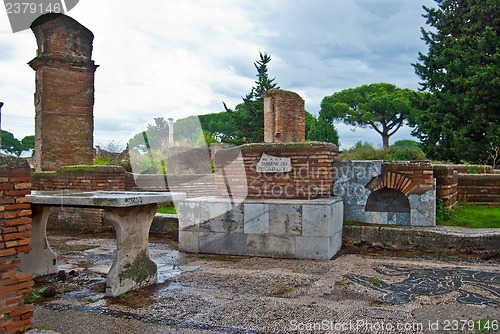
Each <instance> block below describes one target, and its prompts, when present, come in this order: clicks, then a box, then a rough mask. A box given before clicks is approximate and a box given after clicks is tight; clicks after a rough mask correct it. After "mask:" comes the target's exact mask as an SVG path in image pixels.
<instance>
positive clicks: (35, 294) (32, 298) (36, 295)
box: [24, 288, 45, 304]
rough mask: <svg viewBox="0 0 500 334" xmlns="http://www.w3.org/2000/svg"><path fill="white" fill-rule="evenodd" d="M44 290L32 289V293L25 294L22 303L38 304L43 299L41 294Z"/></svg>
mask: <svg viewBox="0 0 500 334" xmlns="http://www.w3.org/2000/svg"><path fill="white" fill-rule="evenodd" d="M44 290H45V288H41V289H34V290H33V291H31V292H29V293H27V294H26V296H25V297H24V302H25V303H26V304H34V303H38V302H40V301H41V300H42V299H43V297H42V292H43V291H44Z"/></svg>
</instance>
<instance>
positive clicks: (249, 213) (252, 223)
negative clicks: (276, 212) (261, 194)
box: [244, 203, 269, 234]
mask: <svg viewBox="0 0 500 334" xmlns="http://www.w3.org/2000/svg"><path fill="white" fill-rule="evenodd" d="M244 206H245V210H244V211H245V218H244V224H245V226H244V233H247V234H269V207H268V205H267V204H263V203H255V204H253V203H245V204H244Z"/></svg>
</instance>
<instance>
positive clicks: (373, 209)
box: [334, 160, 436, 226]
mask: <svg viewBox="0 0 500 334" xmlns="http://www.w3.org/2000/svg"><path fill="white" fill-rule="evenodd" d="M334 194H335V196H341V197H343V199H344V219H346V220H351V221H358V222H365V223H372V224H393V225H411V226H435V224H436V191H435V186H434V178H433V172H432V165H431V163H430V162H421V161H417V162H392V163H391V162H384V161H376V160H374V161H368V160H367V161H337V162H336V163H335V182H334ZM377 194H380V195H381V196H378V197H377ZM372 201H375V202H377V201H379V203H378V205H377V203H373V202H372ZM403 205H404V206H403Z"/></svg>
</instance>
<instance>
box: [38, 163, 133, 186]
mask: <svg viewBox="0 0 500 334" xmlns="http://www.w3.org/2000/svg"><path fill="white" fill-rule="evenodd" d="M33 190H52V191H54V190H88V191H95V190H107V191H120V190H125V169H123V167H120V166H106V165H89V166H83V165H82V166H66V167H62V168H60V169H59V170H57V171H55V172H39V173H33Z"/></svg>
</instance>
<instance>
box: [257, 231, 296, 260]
mask: <svg viewBox="0 0 500 334" xmlns="http://www.w3.org/2000/svg"><path fill="white" fill-rule="evenodd" d="M247 254H248V255H254V256H269V257H280V258H295V238H294V237H286V236H276V235H256V234H250V235H248V238H247Z"/></svg>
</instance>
